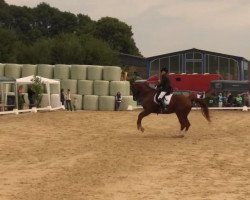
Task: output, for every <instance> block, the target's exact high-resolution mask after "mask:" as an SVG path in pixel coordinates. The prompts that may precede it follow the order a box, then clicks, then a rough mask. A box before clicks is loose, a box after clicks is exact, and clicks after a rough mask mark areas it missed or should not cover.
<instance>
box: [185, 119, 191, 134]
mask: <svg viewBox="0 0 250 200" xmlns="http://www.w3.org/2000/svg"><path fill="white" fill-rule="evenodd" d="M190 125H191V124H190V122H189V120H188V118H187V123H186V131H188V129H189V127H190Z"/></svg>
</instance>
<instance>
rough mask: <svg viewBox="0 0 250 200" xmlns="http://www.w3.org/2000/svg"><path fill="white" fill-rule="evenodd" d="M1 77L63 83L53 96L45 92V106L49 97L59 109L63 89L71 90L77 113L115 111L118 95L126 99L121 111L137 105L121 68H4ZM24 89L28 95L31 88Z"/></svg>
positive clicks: (53, 87)
mask: <svg viewBox="0 0 250 200" xmlns="http://www.w3.org/2000/svg"><path fill="white" fill-rule="evenodd" d="M0 75H4V76H8V77H13V78H20V77H26V76H30V75H38V76H41V77H44V78H49V79H55V80H59V81H60V83H61V84H60V86H61V88H59V85H56V84H51V85H50V94H47V91H46V87H45V88H44V95H43V96H44V98H43V101H42V106H47V105H48V100H47V99H48V95H50V97H51V106H52V107H57V106H59V104H60V102H59V99H60V95H59V94H58V92H59V91H60V89H62V88H63V89H64V91H65V92H66V91H67V90H68V89H70V92H71V101H72V104H73V105H75V108H76V109H77V110H82V109H83V110H102V111H112V110H114V105H115V95H116V93H117V92H118V91H119V92H120V93H121V94H122V97H123V100H122V103H121V107H120V109H121V110H127V108H128V106H129V105H132V106H134V105H136V102H134V101H133V98H132V96H130V84H129V82H128V81H120V77H121V68H120V67H117V66H96V65H64V64H57V65H47V64H37V65H30V64H24V65H18V64H0ZM24 88H25V92H27V86H25V87H24ZM25 96H27V94H25Z"/></svg>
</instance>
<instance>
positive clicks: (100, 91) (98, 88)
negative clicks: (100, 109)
mask: <svg viewBox="0 0 250 200" xmlns="http://www.w3.org/2000/svg"><path fill="white" fill-rule="evenodd" d="M94 95H98V96H108V95H109V81H102V80H96V81H94Z"/></svg>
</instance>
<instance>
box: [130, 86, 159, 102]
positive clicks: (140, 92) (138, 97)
mask: <svg viewBox="0 0 250 200" xmlns="http://www.w3.org/2000/svg"><path fill="white" fill-rule="evenodd" d="M131 91H132V93H133V99H134V100H135V101H138V102H141V101H142V99H143V98H144V97H146V95H148V94H149V92H150V91H151V92H152V91H155V90H154V89H152V88H151V87H150V86H149V85H148V83H147V82H145V81H136V82H134V83H131Z"/></svg>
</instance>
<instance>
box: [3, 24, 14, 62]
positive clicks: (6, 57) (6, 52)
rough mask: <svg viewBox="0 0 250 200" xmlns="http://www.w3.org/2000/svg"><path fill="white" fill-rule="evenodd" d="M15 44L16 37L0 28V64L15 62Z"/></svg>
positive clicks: (11, 32)
mask: <svg viewBox="0 0 250 200" xmlns="http://www.w3.org/2000/svg"><path fill="white" fill-rule="evenodd" d="M16 42H17V37H16V34H15V33H14V32H13V31H11V30H6V29H1V28H0V62H15V56H14V49H15V48H14V46H15V43H16Z"/></svg>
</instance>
